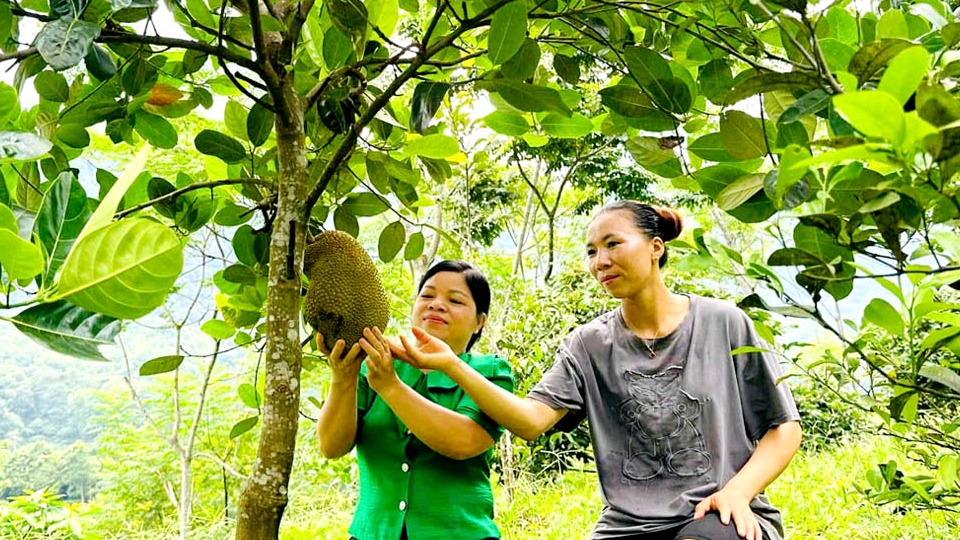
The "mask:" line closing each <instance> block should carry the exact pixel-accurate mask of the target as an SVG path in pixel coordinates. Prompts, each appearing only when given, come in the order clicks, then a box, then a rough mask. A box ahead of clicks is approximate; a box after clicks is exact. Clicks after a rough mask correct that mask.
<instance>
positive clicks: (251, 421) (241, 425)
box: [230, 416, 260, 439]
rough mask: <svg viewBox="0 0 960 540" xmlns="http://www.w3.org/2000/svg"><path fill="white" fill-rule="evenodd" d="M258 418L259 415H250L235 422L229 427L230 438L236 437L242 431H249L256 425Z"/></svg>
mask: <svg viewBox="0 0 960 540" xmlns="http://www.w3.org/2000/svg"><path fill="white" fill-rule="evenodd" d="M259 420H260V417H259V416H251V417H250V418H245V419H243V420H241V421H239V422H237V423H236V424H234V426H233V428H232V429H230V438H231V439H236V438H237V437H239V436H241V435H243V434H244V433H246V432H248V431H250V430H251V429H253V428H254V426H256V425H257V422H258V421H259Z"/></svg>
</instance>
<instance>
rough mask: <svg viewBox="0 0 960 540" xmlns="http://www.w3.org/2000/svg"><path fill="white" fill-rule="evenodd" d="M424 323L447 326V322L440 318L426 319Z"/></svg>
mask: <svg viewBox="0 0 960 540" xmlns="http://www.w3.org/2000/svg"><path fill="white" fill-rule="evenodd" d="M423 322H428V323H434V324H447V321H445V320H443V319H441V318H440V317H424V318H423Z"/></svg>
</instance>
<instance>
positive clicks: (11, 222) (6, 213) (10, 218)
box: [0, 180, 20, 233]
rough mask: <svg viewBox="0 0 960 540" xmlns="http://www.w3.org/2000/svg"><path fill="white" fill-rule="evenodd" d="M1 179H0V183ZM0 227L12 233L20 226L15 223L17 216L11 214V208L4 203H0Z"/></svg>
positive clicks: (17, 230) (0, 182)
mask: <svg viewBox="0 0 960 540" xmlns="http://www.w3.org/2000/svg"><path fill="white" fill-rule="evenodd" d="M2 183H3V180H0V184H2ZM0 229H6V230H8V231H10V232H12V233H18V232H19V230H20V226H19V225H17V216H15V215H13V210H11V209H10V207H9V206H7V205H6V204H5V203H0Z"/></svg>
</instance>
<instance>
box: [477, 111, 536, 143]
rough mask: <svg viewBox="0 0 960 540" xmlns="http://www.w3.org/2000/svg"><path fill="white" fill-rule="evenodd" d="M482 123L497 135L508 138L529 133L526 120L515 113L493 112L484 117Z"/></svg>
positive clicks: (528, 125)
mask: <svg viewBox="0 0 960 540" xmlns="http://www.w3.org/2000/svg"><path fill="white" fill-rule="evenodd" d="M483 122H484V123H485V124H487V126H488V127H489V128H490V129H492V130H494V131H496V132H497V133H500V134H501V135H507V136H510V137H519V136H521V135H523V134H524V133H527V132H528V131H530V124H529V123H528V122H527V119H526V118H524V117H523V116H522V115H519V114H516V113H508V112H501V111H494V112H492V113H490V114H488V115H487V116H485V117H484V118H483Z"/></svg>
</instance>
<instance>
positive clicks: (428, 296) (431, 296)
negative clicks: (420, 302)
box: [420, 293, 433, 300]
mask: <svg viewBox="0 0 960 540" xmlns="http://www.w3.org/2000/svg"><path fill="white" fill-rule="evenodd" d="M420 298H424V299H427V300H429V299H431V298H433V295H432V294H427V293H421V294H420Z"/></svg>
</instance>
